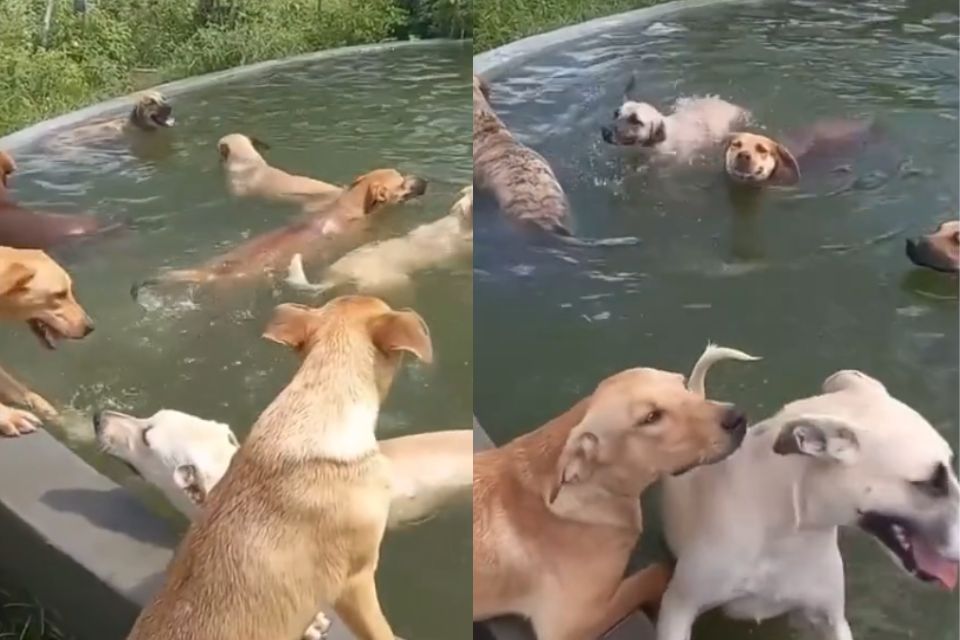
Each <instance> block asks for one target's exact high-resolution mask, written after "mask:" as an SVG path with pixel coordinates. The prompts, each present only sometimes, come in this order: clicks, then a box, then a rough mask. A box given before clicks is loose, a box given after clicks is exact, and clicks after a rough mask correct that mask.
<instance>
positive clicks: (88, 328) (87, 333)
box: [83, 320, 93, 338]
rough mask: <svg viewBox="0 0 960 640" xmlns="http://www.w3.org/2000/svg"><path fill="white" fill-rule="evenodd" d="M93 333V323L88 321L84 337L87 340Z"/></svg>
mask: <svg viewBox="0 0 960 640" xmlns="http://www.w3.org/2000/svg"><path fill="white" fill-rule="evenodd" d="M91 333H93V323H92V322H90V321H89V320H88V321H87V326H86V327H84V329H83V337H84V338H86V337H87V336H88V335H90V334H91Z"/></svg>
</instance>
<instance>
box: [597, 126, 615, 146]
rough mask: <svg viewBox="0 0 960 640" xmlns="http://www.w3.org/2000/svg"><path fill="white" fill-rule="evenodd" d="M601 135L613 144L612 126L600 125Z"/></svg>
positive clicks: (604, 139)
mask: <svg viewBox="0 0 960 640" xmlns="http://www.w3.org/2000/svg"><path fill="white" fill-rule="evenodd" d="M600 137H601V138H603V141H604V142H606V143H608V144H613V129H611V128H610V127H600Z"/></svg>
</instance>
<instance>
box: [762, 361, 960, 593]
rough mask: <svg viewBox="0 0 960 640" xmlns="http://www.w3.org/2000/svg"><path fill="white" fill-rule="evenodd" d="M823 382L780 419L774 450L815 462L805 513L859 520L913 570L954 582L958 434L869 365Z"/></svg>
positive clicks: (843, 521) (817, 518)
mask: <svg viewBox="0 0 960 640" xmlns="http://www.w3.org/2000/svg"><path fill="white" fill-rule="evenodd" d="M823 390H824V392H825V393H824V395H821V396H816V397H813V398H807V399H805V400H799V401H797V402H794V403H791V404H790V405H787V407H785V408H784V410H783V412H782V415H783V416H784V417H783V418H782V421H777V422H775V423H774V424H775V425H776V428H777V429H778V435H777V438H776V441H775V444H774V452H775V453H778V454H780V455H785V456H803V458H805V459H807V460H808V461H809V462H808V463H807V464H806V465H805V467H804V468H805V472H804V476H803V478H804V479H803V481H802V486H801V491H802V497H801V498H800V501H801V504H800V505H799V509H800V513H801V514H802V515H801V516H800V517H801V518H802V519H803V520H807V521H811V522H815V523H817V524H819V525H823V526H843V525H854V524H855V525H857V526H859V527H860V528H861V529H863V530H864V531H866V532H867V533H869V534H870V535H871V536H873V537H874V538H875V539H876V540H877V541H879V542H880V544H881V545H882V546H883V548H884V549H885V550H886V551H887V552H888V554H889V555H890V556H891V557H893V558H894V560H895V561H896V563H897V564H898V565H899V566H900V567H901V568H903V569H904V570H905V571H906V572H907V573H909V574H910V575H912V576H913V577H915V578H917V579H919V580H921V581H924V582H935V583H939V584H941V585H942V586H944V587H947V588H953V587H954V586H955V585H956V582H957V562H958V559H960V533H958V527H960V488H958V484H957V477H956V475H955V473H954V471H953V468H952V461H953V452H952V451H951V449H950V445H949V443H947V441H946V440H945V439H944V438H943V437H942V436H940V434H938V433H937V431H936V430H935V429H934V428H933V427H932V426H931V425H930V423H928V422H927V421H926V420H925V419H924V418H923V417H922V416H921V415H920V414H918V413H917V412H916V411H914V410H913V409H911V408H910V407H908V406H907V405H906V404H904V403H902V402H900V401H899V400H896V399H895V398H893V397H892V396H891V395H890V394H889V393H888V392H887V390H886V388H885V387H884V386H883V384H881V383H880V382H879V381H877V380H874V379H873V378H871V377H870V376H868V375H866V374H865V373H862V372H860V371H849V370H848V371H840V372H838V373H835V374H833V375H832V376H830V377H829V378H827V380H826V381H825V382H824V384H823Z"/></svg>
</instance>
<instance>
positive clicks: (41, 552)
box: [0, 39, 469, 640]
mask: <svg viewBox="0 0 960 640" xmlns="http://www.w3.org/2000/svg"><path fill="white" fill-rule="evenodd" d="M451 42H458V43H464V42H467V43H469V41H459V40H458V41H451V40H445V39H436V40H424V41H416V42H393V43H385V44H379V45H363V46H356V47H344V48H340V49H331V50H327V51H319V52H315V53H310V54H305V55H300V56H294V57H291V58H283V59H280V60H271V61H267V62H261V63H257V64H253V65H249V66H245V67H238V68H235V69H228V70H226V71H219V72H216V73H211V74H206V75H203V76H197V77H194V78H188V79H185V80H178V81H176V82H171V83H168V84H164V85H161V86H159V87H156V89H157V90H159V91H161V92H163V93H164V94H165V95H167V96H168V97H173V96H177V95H180V94H183V93H187V92H189V91H191V90H194V89H199V88H203V87H206V86H209V85H212V84H216V83H221V82H229V81H231V80H235V79H238V78H245V77H250V76H255V75H258V74H263V73H268V72H270V71H272V70H274V69H278V68H280V67H283V66H286V65H293V64H298V63H303V62H311V61H315V60H323V59H329V58H336V57H343V56H360V55H364V54H367V53H374V52H379V51H384V50H387V51H389V50H392V49H396V48H400V47H434V46H439V45H447V44H449V43H451ZM132 95H136V94H132ZM131 104H132V101H131V96H129V95H128V96H123V97H120V98H115V99H112V100H108V101H106V102H102V103H100V104H96V105H93V106H90V107H86V108H84V109H80V110H78V111H73V112H71V113H68V114H65V115H62V116H58V117H56V118H53V119H50V120H47V121H44V122H41V123H38V124H35V125H32V126H30V127H28V128H26V129H22V130H20V131H17V132H14V133H12V134H10V135H8V136H5V137H3V138H0V149H4V150H6V151H16V149H18V148H23V147H25V146H28V145H30V144H32V143H34V142H36V141H37V140H38V139H40V138H42V137H44V136H47V135H49V134H51V133H53V132H56V131H58V130H61V129H65V128H68V127H71V126H73V125H76V124H77V123H80V122H83V121H85V120H88V119H91V118H97V117H101V116H104V117H106V116H113V115H122V114H124V113H126V112H127V110H129V109H130V107H131ZM91 430H92V426H91ZM178 540H179V534H178V533H177V532H176V531H175V530H174V527H173V526H172V523H171V522H170V521H167V520H165V519H163V518H162V517H160V516H158V515H156V514H154V513H153V512H151V511H149V510H148V509H147V508H146V506H145V505H144V504H143V503H142V502H141V500H140V499H139V498H137V497H136V496H134V495H133V494H132V493H131V492H130V491H128V490H127V489H126V488H124V487H121V486H120V485H118V484H117V483H115V482H114V481H112V480H110V479H109V478H107V477H105V476H103V475H102V474H100V473H99V472H98V471H96V470H95V469H94V468H93V467H91V466H90V465H88V464H87V463H86V462H84V461H83V460H81V459H80V457H79V456H77V455H76V454H75V453H73V452H72V451H71V450H70V449H68V448H67V447H66V446H64V445H63V444H61V443H60V442H59V441H58V440H57V439H56V438H54V437H53V436H52V435H50V434H49V433H47V432H45V431H41V432H38V433H34V434H30V435H27V436H23V437H20V438H16V439H0V543H2V545H3V548H2V550H0V575H4V576H7V577H9V578H10V579H11V580H13V581H15V582H16V584H17V586H21V587H23V588H25V589H26V590H28V591H29V592H30V593H31V594H32V595H33V596H34V597H35V598H36V599H37V600H38V601H39V603H40V604H41V605H42V606H43V607H44V608H46V609H49V610H50V611H52V612H54V613H55V614H56V616H57V618H58V619H59V620H60V621H61V622H62V624H63V627H64V630H65V631H66V632H67V635H68V636H72V637H76V638H79V639H81V640H85V639H88V638H89V639H92V638H96V639H97V640H123V639H124V638H126V636H127V634H128V633H129V631H130V628H131V627H132V626H133V622H134V620H135V619H136V616H137V614H138V613H139V611H140V609H141V608H142V607H143V605H144V604H146V603H147V601H148V600H149V598H150V597H151V595H152V594H153V593H154V592H155V591H156V590H157V589H158V588H159V587H160V585H161V584H162V580H163V574H164V572H165V570H166V567H167V564H168V563H169V562H170V559H171V557H172V555H173V549H174V548H175V547H176V545H177V542H178ZM327 613H328V615H330V616H331V618H334V626H333V628H332V630H331V633H330V635H329V640H349V639H350V638H351V637H352V636H351V635H350V634H349V633H348V632H347V631H346V629H345V626H344V625H343V623H342V622H340V621H339V620H336V619H335V616H333V615H332V612H327Z"/></svg>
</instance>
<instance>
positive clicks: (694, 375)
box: [687, 342, 761, 397]
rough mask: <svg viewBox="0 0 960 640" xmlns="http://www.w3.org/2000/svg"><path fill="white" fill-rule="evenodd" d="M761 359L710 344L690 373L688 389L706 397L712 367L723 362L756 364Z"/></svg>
mask: <svg viewBox="0 0 960 640" xmlns="http://www.w3.org/2000/svg"><path fill="white" fill-rule="evenodd" d="M760 359H761V358H759V357H757V356H751V355H750V354H748V353H744V352H743V351H738V350H736V349H730V348H727V347H721V346H718V345H715V344H713V343H712V342H708V343H707V348H706V349H704V350H703V354H702V355H701V356H700V359H699V360H697V363H696V364H695V365H693V371H691V372H690V380H689V381H688V382H687V389H689V390H690V391H693V392H694V393H699V394H700V395H702V396H704V397H706V395H707V389H706V381H707V372H708V371H710V367H712V366H713V365H715V364H716V363H718V362H720V361H722V360H739V361H741V362H754V361H756V360H760Z"/></svg>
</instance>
